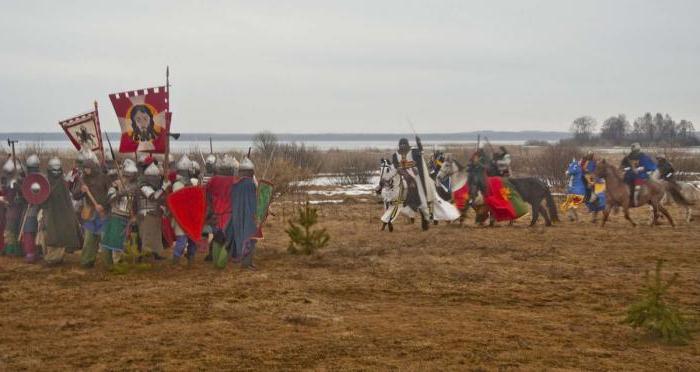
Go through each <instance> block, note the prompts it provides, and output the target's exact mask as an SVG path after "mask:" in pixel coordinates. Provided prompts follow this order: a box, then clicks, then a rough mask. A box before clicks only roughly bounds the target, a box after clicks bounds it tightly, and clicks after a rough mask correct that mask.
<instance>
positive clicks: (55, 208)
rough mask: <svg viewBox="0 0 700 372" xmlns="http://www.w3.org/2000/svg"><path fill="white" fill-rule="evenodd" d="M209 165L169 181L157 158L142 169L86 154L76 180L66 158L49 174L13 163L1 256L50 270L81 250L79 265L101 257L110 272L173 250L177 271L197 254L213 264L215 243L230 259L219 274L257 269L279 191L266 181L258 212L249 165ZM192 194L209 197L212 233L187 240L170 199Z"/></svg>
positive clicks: (0, 210) (142, 160)
mask: <svg viewBox="0 0 700 372" xmlns="http://www.w3.org/2000/svg"><path fill="white" fill-rule="evenodd" d="M203 160H204V167H205V172H204V174H201V171H200V167H199V163H197V162H196V161H192V160H190V159H189V158H188V157H187V155H183V156H182V157H181V158H180V159H179V160H178V161H177V162H175V161H174V159H169V161H170V164H171V165H172V166H173V167H174V171H173V172H172V173H171V174H168V175H167V176H165V175H163V170H162V168H161V166H160V165H159V163H158V161H157V160H156V159H155V158H153V157H152V156H145V155H142V156H139V157H138V162H136V161H134V160H131V159H125V160H124V161H123V162H122V164H121V165H119V164H118V163H117V162H115V161H113V160H112V159H105V160H103V161H100V159H98V157H97V156H96V154H95V153H93V152H89V151H86V152H80V153H79V155H78V157H77V159H76V161H75V167H74V168H73V169H71V170H70V171H69V172H67V173H64V171H63V165H62V163H61V160H60V159H59V158H57V157H53V158H51V159H50V160H49V161H48V163H47V168H46V173H45V175H44V174H42V173H41V172H40V169H39V164H40V159H39V157H38V156H37V155H30V156H29V157H27V159H26V161H25V165H22V163H21V162H20V161H19V159H16V158H14V157H10V158H8V160H7V161H6V162H5V163H4V165H3V168H2V180H1V181H2V182H1V183H0V185H1V189H0V228H2V230H3V234H2V237H1V238H0V253H2V254H4V255H15V256H24V257H25V259H26V261H27V262H37V261H38V260H39V259H40V258H42V257H43V259H44V261H45V262H46V264H48V265H56V264H60V263H61V262H62V261H63V259H64V256H65V254H66V253H71V252H73V251H77V250H81V254H80V264H81V266H83V267H85V268H89V267H92V266H94V265H95V262H96V261H97V259H98V253H99V252H101V255H100V256H101V260H102V261H103V262H104V264H105V265H107V266H112V265H114V264H115V263H117V262H119V261H120V260H121V259H122V256H123V255H124V254H125V252H128V251H129V249H130V248H131V250H132V252H128V253H132V254H136V255H137V257H138V259H139V260H143V259H148V258H150V259H152V260H161V259H163V258H164V256H165V253H164V251H165V249H166V248H172V249H173V252H172V260H173V262H174V263H175V264H177V263H178V262H179V260H180V259H181V258H182V257H187V260H188V262H189V263H191V262H193V260H194V258H195V254H196V252H197V250H198V249H201V250H203V251H207V246H209V248H208V250H209V256H208V257H207V259H211V244H212V243H213V242H214V240H216V241H217V242H219V244H220V246H221V250H220V252H224V254H225V255H226V257H222V259H220V260H219V264H220V265H221V262H223V264H224V265H225V262H226V261H228V260H229V259H231V260H234V261H236V262H240V263H241V265H242V266H243V267H245V268H250V269H253V268H254V265H253V261H252V257H253V253H254V252H255V241H256V240H257V239H260V238H261V226H260V225H261V223H262V222H263V221H264V218H265V216H266V214H267V206H268V205H269V201H270V200H269V199H270V195H271V184H270V183H268V182H266V181H261V182H262V183H264V184H263V187H264V188H265V195H266V198H265V200H263V203H264V205H258V186H259V183H258V181H257V179H256V178H255V166H254V164H253V162H252V161H251V160H250V159H248V158H247V157H246V158H245V159H244V160H243V161H242V162H241V163H240V164H239V163H238V161H237V160H236V159H235V158H233V157H231V156H229V155H225V156H223V157H221V158H218V157H217V156H215V155H214V154H211V155H209V156H207V158H206V159H203ZM187 188H200V189H202V191H201V193H202V195H206V196H205V197H202V204H205V207H204V208H202V220H205V221H206V222H205V225H204V226H201V225H200V226H197V227H196V228H195V229H194V230H196V231H202V236H191V235H190V234H186V233H185V232H186V231H190V230H189V229H187V227H188V226H182V225H181V223H188V222H187V221H184V222H182V221H177V220H176V219H175V218H173V216H172V214H173V213H171V212H172V211H170V210H169V208H168V206H169V204H168V203H166V201H167V200H168V195H170V194H173V195H174V194H175V193H178V192H179V191H180V190H183V189H187ZM186 202H188V201H187V200H186V201H185V203H186ZM174 206H175V207H177V205H174ZM259 206H260V208H258V207H259ZM183 208H187V206H184V207H183ZM191 213H197V211H195V210H192V212H191ZM205 214H206V215H205Z"/></svg>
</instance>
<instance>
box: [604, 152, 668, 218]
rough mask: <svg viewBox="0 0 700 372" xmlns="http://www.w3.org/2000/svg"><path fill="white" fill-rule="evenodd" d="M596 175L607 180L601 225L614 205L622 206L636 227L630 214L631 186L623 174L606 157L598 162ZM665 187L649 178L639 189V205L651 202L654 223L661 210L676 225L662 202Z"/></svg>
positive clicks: (626, 215)
mask: <svg viewBox="0 0 700 372" xmlns="http://www.w3.org/2000/svg"><path fill="white" fill-rule="evenodd" d="M593 174H595V176H596V177H598V178H602V179H604V180H605V198H606V203H605V210H604V211H603V222H602V223H601V225H600V226H601V227H604V226H605V223H606V222H607V221H608V217H609V216H610V210H611V209H612V208H613V207H622V211H623V213H624V215H625V219H626V220H627V221H629V222H630V223H631V224H632V226H634V227H636V226H637V224H636V223H635V222H634V221H633V220H632V218H631V217H630V214H629V209H630V207H633V206H631V205H630V200H631V199H630V188H629V186H628V185H627V184H626V183H625V182H624V181H623V178H622V175H621V174H620V172H619V171H618V170H617V168H615V166H613V165H612V164H608V163H607V162H606V161H605V159H603V160H601V161H599V162H598V164H596V169H595V171H594V172H593ZM665 191H666V190H665V187H664V186H663V185H662V184H661V183H659V182H658V181H655V180H653V179H650V180H648V181H647V182H646V183H645V184H643V185H642V186H641V188H640V190H639V198H638V199H639V203H638V204H639V205H637V206H641V205H644V204H649V205H650V206H651V208H652V213H653V217H652V223H651V225H652V226H653V225H655V224H656V221H657V220H658V218H659V211H660V212H661V213H662V214H663V215H664V216H665V217H666V218H667V219H668V221H669V223H670V224H671V226H673V227H675V226H676V225H675V224H674V222H673V217H671V214H669V213H668V210H666V208H665V207H664V206H663V205H662V204H661V199H662V198H663V196H664V193H665Z"/></svg>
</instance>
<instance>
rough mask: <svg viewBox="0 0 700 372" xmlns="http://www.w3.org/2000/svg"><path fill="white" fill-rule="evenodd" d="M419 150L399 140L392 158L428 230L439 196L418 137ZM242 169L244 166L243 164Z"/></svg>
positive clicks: (408, 203) (408, 200)
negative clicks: (434, 202) (436, 199)
mask: <svg viewBox="0 0 700 372" xmlns="http://www.w3.org/2000/svg"><path fill="white" fill-rule="evenodd" d="M416 146H417V148H411V145H409V143H408V139H406V138H402V139H400V140H399V149H398V151H397V152H396V153H394V155H393V156H392V163H393V164H394V167H395V168H396V169H397V170H398V172H399V174H401V177H402V178H403V179H404V180H405V181H406V185H407V193H406V201H405V202H404V204H405V205H406V206H408V207H410V208H411V209H412V210H413V211H419V212H420V215H421V226H422V228H423V230H427V229H428V226H429V221H430V220H432V208H433V201H434V200H435V196H436V194H437V192H436V190H435V183H434V182H429V180H428V177H429V176H428V175H429V173H428V167H427V164H426V162H425V160H424V159H423V145H422V144H421V142H420V138H418V137H416ZM241 167H242V164H241Z"/></svg>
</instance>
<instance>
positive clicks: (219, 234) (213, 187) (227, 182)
mask: <svg viewBox="0 0 700 372" xmlns="http://www.w3.org/2000/svg"><path fill="white" fill-rule="evenodd" d="M236 166H237V162H236V159H235V158H233V157H231V156H230V155H228V154H226V155H224V156H223V157H222V158H221V159H219V160H218V161H217V163H216V167H215V168H214V175H213V176H212V177H211V178H210V179H209V180H208V181H207V183H206V184H205V187H206V198H207V222H206V225H205V227H204V229H203V231H204V232H203V234H204V233H206V234H207V241H208V242H209V254H207V257H206V258H205V261H211V260H212V258H213V257H212V252H213V250H214V245H216V247H217V249H218V250H225V248H224V247H225V243H226V236H225V235H224V230H225V229H226V226H227V225H228V222H229V219H230V218H231V186H232V185H233V183H234V182H236V181H237V178H236V177H234V174H235V173H236ZM227 255H228V254H227ZM224 262H225V261H224Z"/></svg>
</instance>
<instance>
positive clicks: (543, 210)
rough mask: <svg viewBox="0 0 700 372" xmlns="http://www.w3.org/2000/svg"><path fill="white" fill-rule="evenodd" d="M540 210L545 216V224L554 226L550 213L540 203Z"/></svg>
mask: <svg viewBox="0 0 700 372" xmlns="http://www.w3.org/2000/svg"><path fill="white" fill-rule="evenodd" d="M539 210H540V214H541V215H542V217H544V225H545V226H552V220H551V219H550V218H549V213H547V210H546V209H545V208H544V207H543V206H542V205H540V207H539Z"/></svg>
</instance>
